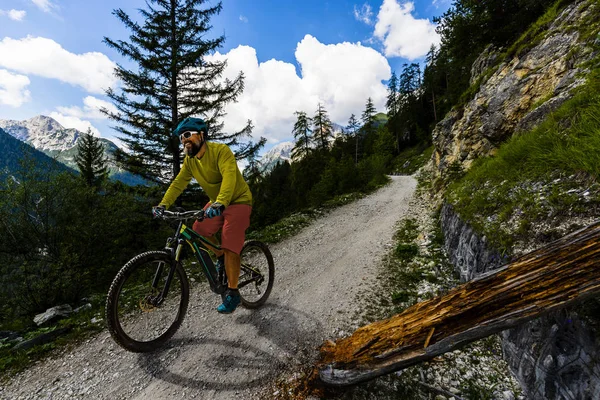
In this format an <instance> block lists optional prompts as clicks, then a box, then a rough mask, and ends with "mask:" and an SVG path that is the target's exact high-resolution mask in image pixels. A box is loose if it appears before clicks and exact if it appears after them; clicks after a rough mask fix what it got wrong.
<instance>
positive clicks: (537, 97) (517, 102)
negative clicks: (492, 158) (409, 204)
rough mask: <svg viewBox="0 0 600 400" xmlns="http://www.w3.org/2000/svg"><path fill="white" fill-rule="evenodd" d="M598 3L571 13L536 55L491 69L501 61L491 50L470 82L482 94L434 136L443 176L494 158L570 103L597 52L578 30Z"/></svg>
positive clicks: (550, 31) (555, 25) (587, 3)
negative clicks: (586, 65) (452, 168)
mask: <svg viewBox="0 0 600 400" xmlns="http://www.w3.org/2000/svg"><path fill="white" fill-rule="evenodd" d="M593 3H594V1H592V0H585V1H579V2H575V3H574V4H572V5H570V6H568V7H566V9H564V10H563V11H562V12H561V14H560V15H559V16H558V18H556V20H555V21H554V22H552V23H551V24H550V26H549V27H548V29H547V31H546V33H545V35H544V38H543V39H542V40H541V41H539V43H537V44H535V45H534V46H533V47H532V48H531V50H529V51H527V52H523V51H521V52H520V53H519V52H517V55H515V56H514V57H512V58H511V59H510V60H506V59H505V60H504V61H502V62H501V63H500V65H498V66H497V67H493V66H492V67H490V65H494V64H495V62H496V59H500V58H501V57H500V56H499V51H494V50H493V49H491V48H488V49H486V51H485V52H484V53H483V54H482V55H481V56H480V57H479V59H478V60H477V61H476V62H475V63H474V65H473V69H472V74H473V76H472V78H471V82H473V84H475V82H477V81H478V80H480V81H481V83H480V88H479V91H478V93H477V94H476V95H475V97H474V98H473V99H472V100H471V101H469V102H468V103H467V104H466V105H464V106H462V107H457V108H456V109H453V110H452V111H451V112H449V113H448V114H447V115H446V117H445V118H444V119H443V120H442V121H441V122H440V123H439V124H438V125H437V126H436V128H435V129H434V131H433V142H434V145H435V152H434V155H433V159H434V162H435V165H436V166H437V169H438V173H439V174H442V175H443V173H444V172H445V170H446V169H447V168H448V166H450V165H452V164H456V163H460V164H461V165H462V167H463V168H465V169H468V168H469V167H470V166H471V164H472V162H473V161H474V160H475V159H476V158H479V157H482V156H489V155H492V154H494V151H495V150H496V149H497V147H498V146H499V144H500V143H502V142H504V141H505V140H507V139H508V138H509V137H511V136H512V135H513V134H516V133H519V132H522V131H526V130H528V129H531V128H532V127H534V126H535V125H537V124H538V123H539V122H541V121H542V120H543V118H544V117H545V116H546V115H547V114H548V113H549V112H551V111H553V110H555V109H556V108H558V107H559V106H560V105H561V104H562V103H563V102H564V101H565V100H567V99H569V98H570V97H571V93H572V91H573V89H574V88H576V87H577V86H579V85H581V84H582V83H583V82H584V78H582V76H581V75H582V74H580V73H583V75H584V72H585V71H584V69H583V67H581V64H582V63H583V62H585V61H586V60H588V59H590V58H591V57H592V56H593V55H594V52H595V51H597V49H596V50H595V47H596V44H595V43H594V42H592V43H582V42H581V41H580V34H579V32H578V30H577V29H573V27H574V26H577V25H578V24H581V23H582V21H584V20H585V19H586V17H588V16H589V15H590V13H591V12H592V11H591V7H594V6H597V5H594V4H593ZM590 4H592V5H591V6H590ZM596 41H597V40H596ZM525 47H527V46H525ZM487 76H489V77H487Z"/></svg>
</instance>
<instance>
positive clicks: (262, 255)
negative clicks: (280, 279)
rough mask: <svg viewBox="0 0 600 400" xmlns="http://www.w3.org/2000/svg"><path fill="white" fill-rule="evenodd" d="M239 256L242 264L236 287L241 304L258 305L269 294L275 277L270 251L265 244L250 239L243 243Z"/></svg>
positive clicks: (254, 306)
mask: <svg viewBox="0 0 600 400" xmlns="http://www.w3.org/2000/svg"><path fill="white" fill-rule="evenodd" d="M240 258H241V264H242V265H241V271H240V280H239V284H238V288H239V291H240V296H241V297H242V305H243V306H244V307H246V308H257V307H260V306H261V305H263V304H264V303H265V301H267V298H268V297H269V294H271V289H273V280H274V279H275V264H274V262H273V256H272V255H271V251H269V248H268V247H267V245H266V244H264V243H262V242H259V241H257V240H251V241H248V242H246V243H245V244H244V247H243V248H242V251H241V253H240Z"/></svg>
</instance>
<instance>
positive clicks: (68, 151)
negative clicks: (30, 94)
mask: <svg viewBox="0 0 600 400" xmlns="http://www.w3.org/2000/svg"><path fill="white" fill-rule="evenodd" d="M0 129H3V131H4V132H6V133H7V134H9V135H10V136H12V137H13V138H15V139H17V140H19V141H21V142H23V143H26V144H28V145H30V146H31V147H33V148H34V149H35V150H37V151H40V152H42V153H44V154H45V155H47V156H49V157H51V158H53V159H55V160H57V161H58V162H61V163H62V164H64V165H66V166H67V167H69V168H71V169H74V170H77V169H78V168H77V163H76V162H75V155H76V154H77V144H78V141H79V138H80V137H82V135H84V134H85V133H84V132H81V131H79V130H77V129H75V128H65V127H63V126H62V125H61V124H60V123H59V122H58V121H56V120H55V119H54V118H52V117H48V116H46V115H36V116H35V117H32V118H29V119H26V120H22V121H18V120H2V119H0ZM100 141H101V142H102V144H103V146H104V155H105V157H106V160H107V163H108V170H109V176H110V177H111V178H113V179H116V180H119V181H121V182H123V183H126V184H129V185H143V184H147V182H146V181H144V180H143V179H142V178H140V177H138V176H135V175H133V174H131V173H129V172H127V171H125V170H123V169H122V168H120V167H119V166H118V165H117V164H116V162H115V158H114V152H115V151H116V150H117V149H118V146H117V145H116V144H115V143H113V142H112V141H110V140H109V139H105V138H100Z"/></svg>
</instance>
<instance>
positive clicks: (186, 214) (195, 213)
mask: <svg viewBox="0 0 600 400" xmlns="http://www.w3.org/2000/svg"><path fill="white" fill-rule="evenodd" d="M179 210H180V211H175V212H174V211H167V210H165V211H163V214H162V215H161V216H158V217H157V218H160V219H165V220H177V221H181V220H186V219H198V220H200V221H202V220H203V219H204V210H192V211H184V210H183V209H179Z"/></svg>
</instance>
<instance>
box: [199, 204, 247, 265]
mask: <svg viewBox="0 0 600 400" xmlns="http://www.w3.org/2000/svg"><path fill="white" fill-rule="evenodd" d="M209 206H210V203H207V204H206V206H204V209H205V210H206V209H207V208H208V207H209ZM251 213H252V206H249V205H247V204H232V205H230V206H229V207H225V211H223V214H222V215H219V216H218V217H213V218H205V219H204V220H203V221H202V222H200V221H196V222H194V226H193V229H194V230H195V231H196V232H198V234H199V235H202V236H213V235H214V234H215V233H217V231H218V230H219V229H221V228H223V231H222V232H221V247H223V248H224V249H227V250H229V251H233V252H234V253H236V254H240V252H241V251H242V247H243V246H244V240H245V239H246V229H248V227H249V226H250V214H251Z"/></svg>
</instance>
